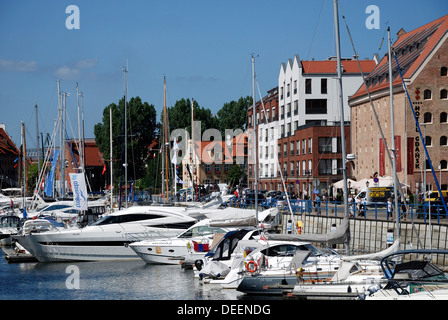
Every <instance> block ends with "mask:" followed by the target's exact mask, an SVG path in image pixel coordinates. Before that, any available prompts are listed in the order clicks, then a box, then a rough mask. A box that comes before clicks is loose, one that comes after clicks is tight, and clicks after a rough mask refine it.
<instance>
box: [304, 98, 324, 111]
mask: <svg viewBox="0 0 448 320" xmlns="http://www.w3.org/2000/svg"><path fill="white" fill-rule="evenodd" d="M305 114H327V99H306V100H305Z"/></svg>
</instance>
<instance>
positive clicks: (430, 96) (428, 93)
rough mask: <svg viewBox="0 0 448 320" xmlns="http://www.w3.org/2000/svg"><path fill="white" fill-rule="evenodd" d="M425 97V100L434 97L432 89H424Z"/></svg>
mask: <svg viewBox="0 0 448 320" xmlns="http://www.w3.org/2000/svg"><path fill="white" fill-rule="evenodd" d="M423 99H425V100H431V99H432V93H431V90H429V89H426V90H425V91H423Z"/></svg>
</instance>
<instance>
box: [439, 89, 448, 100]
mask: <svg viewBox="0 0 448 320" xmlns="http://www.w3.org/2000/svg"><path fill="white" fill-rule="evenodd" d="M447 98H448V93H447V91H446V89H442V90H440V99H447Z"/></svg>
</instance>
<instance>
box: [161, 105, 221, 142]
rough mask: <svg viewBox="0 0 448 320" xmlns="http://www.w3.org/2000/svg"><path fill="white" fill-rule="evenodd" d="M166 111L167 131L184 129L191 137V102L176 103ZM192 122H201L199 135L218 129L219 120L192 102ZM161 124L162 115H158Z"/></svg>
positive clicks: (208, 110)
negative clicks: (208, 130)
mask: <svg viewBox="0 0 448 320" xmlns="http://www.w3.org/2000/svg"><path fill="white" fill-rule="evenodd" d="M167 110H168V130H169V132H171V131H172V130H174V129H185V128H187V131H188V133H189V135H190V137H191V101H190V99H186V100H185V99H184V98H182V99H181V100H178V101H176V103H175V105H174V106H173V107H170V108H167ZM193 113H194V121H200V122H201V134H202V133H203V132H204V131H205V130H207V129H212V128H216V129H219V128H218V127H219V120H218V119H217V117H216V116H214V115H213V114H212V112H211V111H210V109H206V108H203V107H200V106H199V104H198V102H197V101H196V100H194V102H193ZM160 119H161V122H162V123H163V119H164V114H163V111H162V114H161V115H160Z"/></svg>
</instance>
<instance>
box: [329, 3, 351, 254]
mask: <svg viewBox="0 0 448 320" xmlns="http://www.w3.org/2000/svg"><path fill="white" fill-rule="evenodd" d="M333 6H334V26H335V36H336V52H337V67H336V68H337V73H338V85H339V108H340V114H341V120H340V122H341V152H342V176H343V181H344V188H343V190H344V217H345V218H348V198H347V197H348V192H347V189H348V186H347V155H346V150H345V125H344V123H345V117H344V97H343V92H342V65H341V48H340V39H339V12H338V0H333ZM349 245H350V242H349V241H347V243H346V251H347V253H348V252H349Z"/></svg>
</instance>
